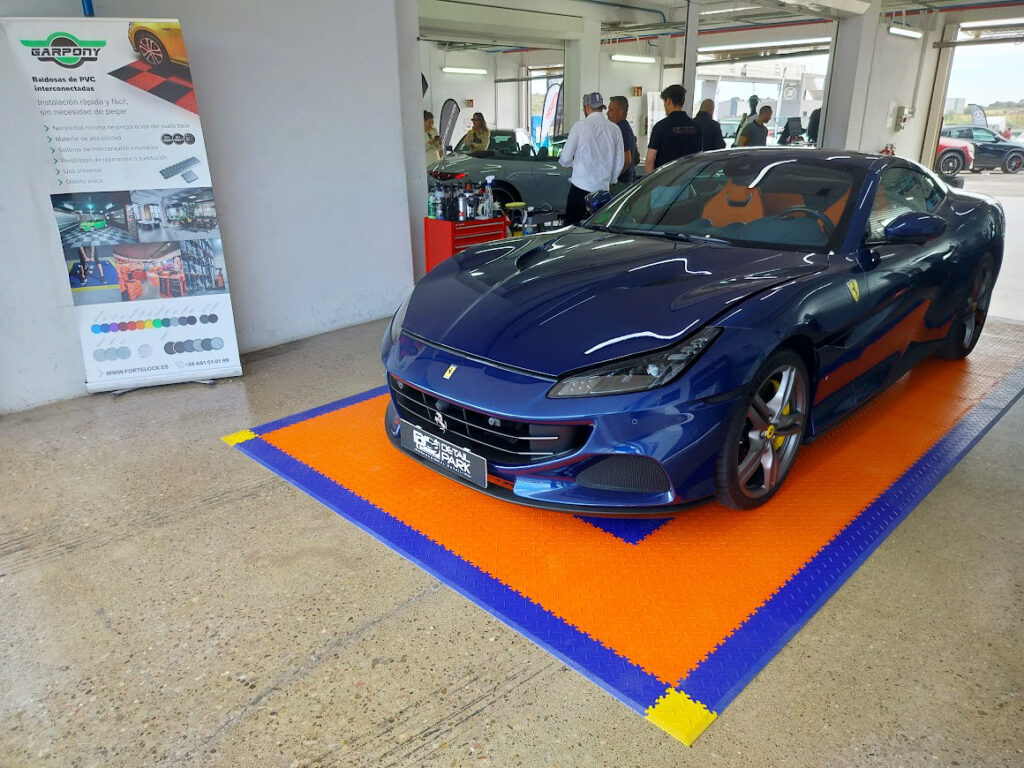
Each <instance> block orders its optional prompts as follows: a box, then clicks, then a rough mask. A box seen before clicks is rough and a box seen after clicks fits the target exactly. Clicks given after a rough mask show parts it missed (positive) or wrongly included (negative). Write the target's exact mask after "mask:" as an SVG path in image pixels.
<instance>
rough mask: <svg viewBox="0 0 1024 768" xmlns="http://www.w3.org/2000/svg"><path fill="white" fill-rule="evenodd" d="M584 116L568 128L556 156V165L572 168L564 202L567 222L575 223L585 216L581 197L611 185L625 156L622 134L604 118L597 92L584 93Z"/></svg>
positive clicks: (616, 177)
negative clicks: (567, 133) (566, 197)
mask: <svg viewBox="0 0 1024 768" xmlns="http://www.w3.org/2000/svg"><path fill="white" fill-rule="evenodd" d="M583 115H584V117H583V119H582V120H580V121H579V122H577V123H575V124H574V125H573V127H572V128H571V129H570V130H569V138H568V139H566V141H565V146H564V147H563V148H562V154H560V155H559V156H558V163H559V165H561V166H563V167H565V168H572V176H570V177H569V197H568V199H567V200H566V203H565V223H566V224H578V223H579V222H581V221H583V219H585V218H587V215H588V213H587V205H586V202H585V201H584V198H585V197H586V196H587V195H588V194H590V193H591V192H597V191H599V190H607V189H608V188H609V187H611V185H612V184H614V183H615V180H616V179H618V177H619V172H620V171H621V170H622V165H623V162H624V159H625V153H624V152H623V143H622V133H621V131H619V128H618V126H617V125H615V123H613V122H611V121H610V120H609V119H608V118H607V117H605V115H604V99H603V98H602V97H601V94H600V93H597V92H594V93H587V94H585V95H584V96H583Z"/></svg>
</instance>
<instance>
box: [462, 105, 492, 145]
mask: <svg viewBox="0 0 1024 768" xmlns="http://www.w3.org/2000/svg"><path fill="white" fill-rule="evenodd" d="M472 123H473V125H472V127H471V128H470V129H469V130H468V131H466V135H465V136H463V137H462V145H463V147H464V149H465V151H466V152H483V151H484V150H485V149H487V148H488V147H489V146H491V131H490V129H489V128H488V127H487V121H486V120H484V116H483V114H481V113H480V112H474V113H473V119H472Z"/></svg>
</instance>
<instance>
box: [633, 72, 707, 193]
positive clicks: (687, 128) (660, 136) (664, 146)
mask: <svg viewBox="0 0 1024 768" xmlns="http://www.w3.org/2000/svg"><path fill="white" fill-rule="evenodd" d="M661 100H662V103H664V105H665V117H664V118H662V119H661V120H659V121H658V122H656V123H655V124H654V128H653V129H652V130H651V138H650V140H649V141H648V142H647V157H646V158H645V159H644V167H645V168H646V169H647V172H648V173H652V172H653V171H654V169H655V168H660V167H661V166H663V165H665V163H671V162H672V161H673V160H677V159H678V158H680V157H686V156H687V155H693V154H696V153H697V152H700V151H701V150H702V149H703V147H704V138H703V134H701V131H700V126H699V125H697V124H696V123H695V122H693V120H691V119H690V116H689V115H688V114H686V113H685V112H684V111H683V102H684V101H686V89H685V88H683V86H681V85H670V86H669V87H668V88H666V89H665V90H663V91H662V92H661Z"/></svg>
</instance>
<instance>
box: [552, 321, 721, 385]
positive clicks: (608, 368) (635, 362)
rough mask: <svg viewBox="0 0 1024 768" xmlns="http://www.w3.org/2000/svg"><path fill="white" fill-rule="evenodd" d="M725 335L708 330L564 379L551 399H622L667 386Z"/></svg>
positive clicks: (715, 330)
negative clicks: (635, 393) (649, 351)
mask: <svg viewBox="0 0 1024 768" xmlns="http://www.w3.org/2000/svg"><path fill="white" fill-rule="evenodd" d="M721 332H722V329H721V328H705V329H704V330H703V331H700V332H699V333H696V334H694V335H693V336H690V337H689V338H687V339H686V340H685V341H684V342H683V343H682V344H679V345H678V346H675V347H671V348H669V349H663V350H661V351H659V352H651V353H648V354H645V355H639V356H637V357H632V358H629V359H628V360H619V361H617V362H614V363H609V364H607V365H604V366H602V367H600V368H594V369H593V370H590V371H587V372H586V373H581V374H578V375H576V376H572V377H570V378H567V379H562V380H561V381H560V382H558V383H557V384H555V386H553V387H552V388H551V391H550V392H548V397H588V396H590V395H619V394H622V393H624V392H640V391H642V390H645V389H654V388H655V387H660V386H663V385H665V384H668V383H669V382H670V381H672V380H673V379H675V378H676V377H678V376H679V375H680V374H681V373H682V372H683V371H685V370H686V369H687V368H689V367H690V366H691V365H693V363H694V362H695V361H696V360H697V358H698V357H700V355H701V353H702V352H703V351H704V350H705V349H707V347H708V346H709V345H710V344H711V342H712V341H714V340H715V339H716V338H717V337H718V334H720V333H721Z"/></svg>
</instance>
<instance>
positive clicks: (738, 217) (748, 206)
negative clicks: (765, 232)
mask: <svg viewBox="0 0 1024 768" xmlns="http://www.w3.org/2000/svg"><path fill="white" fill-rule="evenodd" d="M703 216H704V218H705V219H707V220H708V221H710V222H711V223H712V224H714V225H715V226H716V227H724V226H725V225H726V224H733V223H736V222H742V223H744V224H746V223H747V222H750V221H756V220H757V219H763V218H764V203H762V202H761V192H760V190H758V189H757V188H754V189H751V188H750V187H746V186H741V185H739V184H736V183H734V182H732V181H727V182H725V186H724V187H722V188H721V189H720V190H719V191H718V193H717V194H716V195H715V196H714V197H712V198H711V199H710V200H708V202H707V203H706V204H705V205H704V212H703Z"/></svg>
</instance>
